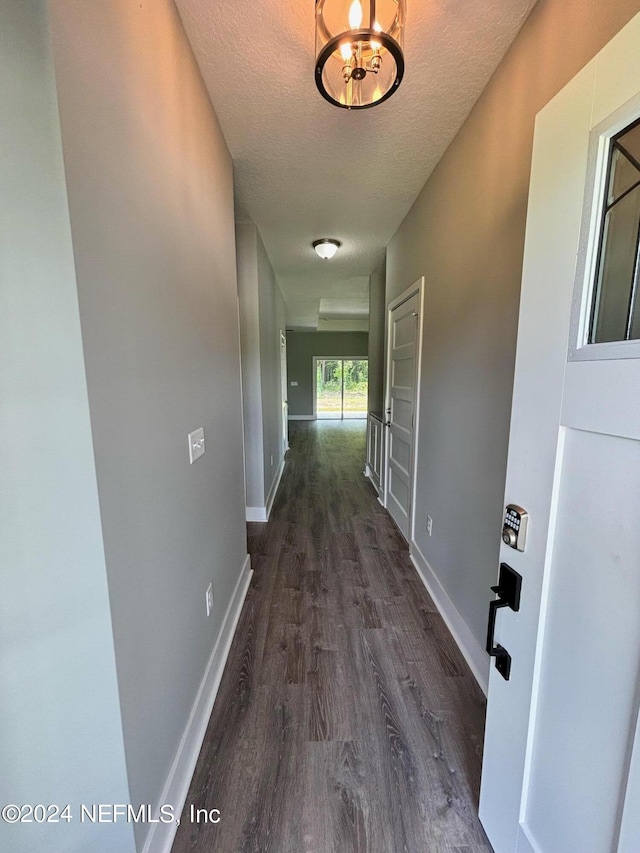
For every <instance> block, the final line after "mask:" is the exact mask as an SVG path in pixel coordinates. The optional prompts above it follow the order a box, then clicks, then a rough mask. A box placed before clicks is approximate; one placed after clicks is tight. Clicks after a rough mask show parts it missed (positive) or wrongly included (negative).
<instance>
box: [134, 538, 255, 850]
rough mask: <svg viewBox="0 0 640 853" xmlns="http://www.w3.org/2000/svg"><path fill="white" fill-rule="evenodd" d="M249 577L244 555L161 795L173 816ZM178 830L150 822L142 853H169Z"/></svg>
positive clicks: (197, 748)
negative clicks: (171, 810) (171, 809)
mask: <svg viewBox="0 0 640 853" xmlns="http://www.w3.org/2000/svg"><path fill="white" fill-rule="evenodd" d="M252 574H253V571H252V569H251V561H250V557H249V555H248V554H247V555H246V557H245V559H244V563H243V566H242V571H241V572H240V576H239V577H238V582H237V583H236V588H235V590H234V591H233V595H232V596H231V601H230V602H229V606H228V608H227V612H226V613H225V617H224V620H223V622H222V627H221V629H220V633H219V634H218V639H217V640H216V643H215V646H214V647H213V651H212V652H211V657H210V658H209V662H208V663H207V668H206V669H205V672H204V675H203V677H202V681H201V682H200V687H199V689H198V693H197V695H196V698H195V701H194V703H193V707H192V708H191V713H190V714H189V719H188V721H187V725H186V727H185V730H184V732H183V735H182V738H181V739H180V744H179V746H178V749H177V752H176V755H175V758H174V759H173V764H172V765H171V770H170V771H169V775H168V776H167V779H166V781H165V784H164V787H163V789H162V793H161V795H160V799H159V805H162V804H165V803H166V804H170V805H172V806H173V810H174V814H175V815H176V816H179V815H180V813H181V811H182V809H183V807H184V804H185V801H186V799H187V794H188V793H189V785H190V784H191V779H192V777H193V773H194V771H195V767H196V762H197V761H198V755H199V753H200V748H201V746H202V742H203V740H204V736H205V733H206V731H207V726H208V724H209V717H210V716H211V711H212V710H213V703H214V702H215V698H216V694H217V692H218V688H219V687H220V681H221V679H222V673H223V671H224V667H225V664H226V662H227V657H228V656H229V650H230V648H231V641H232V640H233V637H234V634H235V631H236V627H237V625H238V620H239V619H240V613H241V611H242V605H243V604H244V600H245V597H246V595H247V590H248V589H249V583H250V581H251V575H252ZM156 816H157V815H156ZM177 828H178V827H177V824H176V823H175V821H172V822H171V823H152V824H151V826H150V829H149V832H148V834H147V837H146V839H145V842H144V845H143V847H142V853H170V851H171V846H172V844H173V840H174V838H175V834H176V830H177Z"/></svg>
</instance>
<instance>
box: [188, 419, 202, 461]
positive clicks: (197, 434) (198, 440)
mask: <svg viewBox="0 0 640 853" xmlns="http://www.w3.org/2000/svg"><path fill="white" fill-rule="evenodd" d="M203 455H204V429H203V428H202V427H200V429H196V430H194V431H193V432H190V433H189V463H190V464H191V465H193V463H194V462H195V461H196V459H199V458H200V456H203Z"/></svg>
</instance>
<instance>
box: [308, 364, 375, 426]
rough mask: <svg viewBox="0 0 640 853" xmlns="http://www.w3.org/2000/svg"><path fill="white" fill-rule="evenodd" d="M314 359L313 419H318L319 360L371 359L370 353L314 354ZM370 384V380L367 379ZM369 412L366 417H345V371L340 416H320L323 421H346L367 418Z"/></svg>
mask: <svg viewBox="0 0 640 853" xmlns="http://www.w3.org/2000/svg"><path fill="white" fill-rule="evenodd" d="M312 358H313V360H312V364H313V367H312V375H313V383H312V384H313V420H314V421H317V420H318V362H319V361H366V362H368V361H369V356H368V355H314V356H313V357H312ZM367 386H368V380H367ZM367 415H368V412H366V411H365V414H364V418H345V417H344V373H343V376H342V409H341V412H340V417H339V418H320V420H321V421H344V420H347V421H349V420H353V421H355V420H366V418H367Z"/></svg>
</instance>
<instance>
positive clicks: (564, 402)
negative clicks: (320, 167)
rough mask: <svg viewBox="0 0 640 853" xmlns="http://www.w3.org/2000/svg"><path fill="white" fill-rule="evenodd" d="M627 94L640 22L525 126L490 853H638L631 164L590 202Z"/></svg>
mask: <svg viewBox="0 0 640 853" xmlns="http://www.w3.org/2000/svg"><path fill="white" fill-rule="evenodd" d="M639 89H640V16H639V17H637V18H635V19H634V20H633V21H632V22H631V24H629V25H628V26H627V27H626V28H625V29H624V30H623V31H622V32H621V33H620V34H619V35H618V36H617V37H616V38H615V39H614V40H613V42H611V43H610V44H609V45H608V46H607V47H606V48H605V49H604V50H603V51H602V52H601V53H600V54H599V56H598V57H596V58H595V59H594V60H593V61H592V62H591V63H589V65H587V66H586V68H584V69H583V71H582V72H580V74H579V75H578V76H577V77H576V78H575V79H574V80H573V81H572V82H571V83H570V84H569V85H568V86H567V87H566V88H565V89H564V90H563V91H562V92H561V93H560V94H559V95H558V96H557V97H556V98H554V100H553V101H551V103H550V104H548V105H547V107H545V109H544V110H543V111H542V112H541V113H540V115H539V116H538V118H537V122H536V132H535V142H534V156H533V166H532V175H531V187H530V196H529V212H528V219H527V235H526V244H525V260H524V268H523V290H522V297H521V305H520V325H519V331H518V351H517V359H516V376H515V387H514V399H513V411H512V421H511V436H510V446H509V461H508V469H507V481H506V497H505V503H515V504H520V505H521V506H523V507H524V508H525V509H526V510H527V511H528V512H529V516H530V521H529V531H528V541H527V545H526V548H525V550H524V552H519V551H516V550H513V549H512V548H510V547H508V546H507V545H504V544H503V545H502V548H501V560H502V561H503V562H506V563H508V564H509V565H510V566H512V567H513V568H514V569H515V570H516V571H517V572H519V573H520V574H521V575H522V597H521V603H520V610H519V611H518V612H517V613H513V612H512V611H511V610H508V609H506V608H505V609H502V610H501V611H500V616H499V617H498V623H497V630H496V637H495V639H496V642H498V643H500V644H501V645H502V646H503V647H505V648H506V649H507V650H508V652H509V653H510V654H511V656H512V659H513V662H512V667H511V677H510V680H509V681H505V680H504V679H503V678H502V677H501V675H500V673H499V672H498V671H497V670H496V669H492V672H491V677H490V683H489V700H488V711H487V728H486V739H485V757H484V765H483V777H482V791H481V802H480V817H481V820H482V822H483V825H484V827H485V829H486V831H487V833H488V836H489V839H490V841H491V843H492V844H493V846H494V849H495V851H496V853H514V851H517V853H525V851H526V853H532V852H533V851H535V853H638V851H640V736H638V710H639V703H640V341H638V340H635V341H634V340H624V338H625V337H627V338H634V337H635V338H638V337H640V297H638V279H639V274H640V269H639V267H640V264H639V262H638V238H639V235H640V229H639V225H640V183H639V184H638V185H637V186H635V188H634V185H635V182H636V180H640V161H638V160H637V159H636V157H635V156H634V153H633V152H631V153H630V160H629V162H628V163H626V164H625V163H622V165H621V166H620V169H619V170H618V171H617V172H616V177H615V179H614V183H615V186H612V185H611V184H610V185H609V186H608V187H607V190H606V191H605V188H604V184H605V176H606V173H607V170H608V167H609V156H610V155H611V156H612V158H614V159H615V157H617V156H618V155H617V154H615V144H614V138H615V137H616V135H617V134H619V133H621V132H622V131H623V129H625V128H627V127H628V125H629V124H630V123H631V122H632V121H634V120H635V119H637V118H638V117H639V116H640V97H638V90H639ZM636 130H637V132H636V133H635V134H632V136H631V137H629V147H630V148H633V149H634V151H635V153H636V154H638V155H640V129H636ZM625 144H627V143H625ZM634 160H635V161H636V162H635V165H634V163H633V161H634ZM612 162H613V161H612ZM615 168H617V167H615ZM634 170H635V171H634ZM619 201H620V202H622V204H623V207H619V206H618V207H615V206H616V205H617V204H618V202H619ZM605 205H611V206H610V207H609V209H608V212H605ZM614 207H615V210H614ZM634 217H635V224H634V225H633V227H631V226H630V225H629V223H630V222H631V220H633V218H634ZM601 234H604V235H605V236H604V241H605V251H604V252H603V253H601V254H599V253H598V251H597V248H598V243H599V242H600V235H601ZM616 235H617V236H616ZM625 277H626V278H625ZM634 294H635V295H634ZM628 309H631V310H630V311H629V310H628ZM616 316H617V318H618V319H617V320H616ZM616 326H617V327H618V328H617V329H616ZM594 330H596V331H595V332H594ZM590 340H595V341H596V342H593V343H589V341H590ZM598 341H599V342H598ZM616 341H617V342H616Z"/></svg>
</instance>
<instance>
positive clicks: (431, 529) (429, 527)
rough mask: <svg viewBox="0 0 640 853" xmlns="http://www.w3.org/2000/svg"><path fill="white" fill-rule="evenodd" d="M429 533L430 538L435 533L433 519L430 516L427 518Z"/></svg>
mask: <svg viewBox="0 0 640 853" xmlns="http://www.w3.org/2000/svg"><path fill="white" fill-rule="evenodd" d="M427 533H428V534H429V536H431V534H432V533H433V519H432V518H431V516H430V515H428V516H427Z"/></svg>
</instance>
